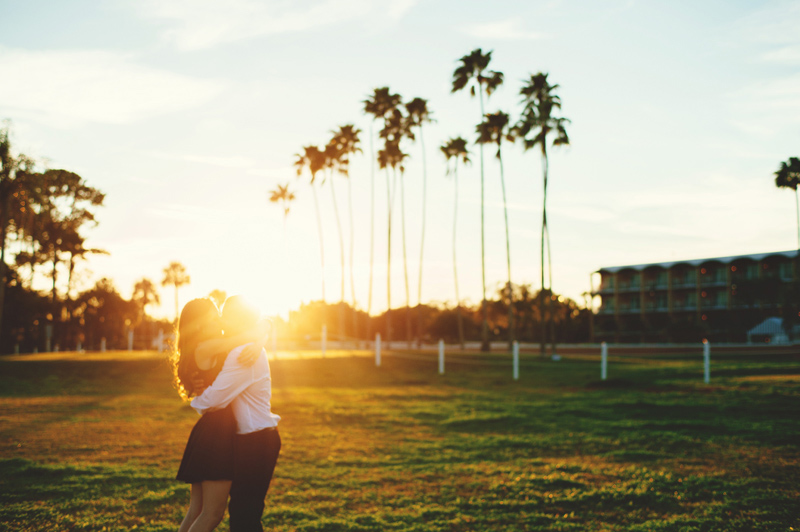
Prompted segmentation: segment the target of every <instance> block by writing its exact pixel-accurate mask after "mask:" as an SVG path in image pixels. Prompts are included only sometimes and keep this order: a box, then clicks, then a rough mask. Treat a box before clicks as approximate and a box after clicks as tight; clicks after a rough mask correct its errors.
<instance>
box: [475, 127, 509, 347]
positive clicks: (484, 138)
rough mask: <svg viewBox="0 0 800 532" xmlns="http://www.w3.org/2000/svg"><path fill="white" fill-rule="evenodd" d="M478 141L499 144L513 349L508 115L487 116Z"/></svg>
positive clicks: (498, 154)
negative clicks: (505, 163)
mask: <svg viewBox="0 0 800 532" xmlns="http://www.w3.org/2000/svg"><path fill="white" fill-rule="evenodd" d="M476 130H477V132H478V139H477V140H476V142H477V143H478V144H480V145H481V146H482V145H484V144H490V143H491V144H497V154H496V157H497V161H498V163H500V185H501V187H502V189H503V215H504V217H505V224H506V269H507V273H508V283H507V285H506V287H507V289H508V293H507V294H506V297H507V298H508V299H509V305H508V348H509V349H512V347H513V344H514V312H513V309H514V292H513V290H512V289H511V286H512V285H511V236H510V233H509V228H508V202H507V200H506V181H505V176H504V175H503V149H502V144H503V140H506V141H508V142H514V135H513V134H512V133H511V131H510V129H509V117H508V114H506V113H504V112H502V111H498V112H496V113H491V114H487V115H486V117H485V118H484V120H483V122H481V123H480V124H478V126H477V128H476Z"/></svg>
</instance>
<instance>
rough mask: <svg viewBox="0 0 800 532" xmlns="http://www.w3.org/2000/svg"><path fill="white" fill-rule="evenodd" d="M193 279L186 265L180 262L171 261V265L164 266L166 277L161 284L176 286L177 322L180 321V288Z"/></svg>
mask: <svg viewBox="0 0 800 532" xmlns="http://www.w3.org/2000/svg"><path fill="white" fill-rule="evenodd" d="M191 280H192V279H191V277H189V274H187V273H186V267H185V266H184V265H183V264H181V263H180V262H170V263H169V266H167V267H166V268H164V279H163V280H162V281H161V285H162V286H168V285H172V286H174V287H175V323H178V316H180V314H179V310H180V306H179V305H178V289H179V288H180V287H181V286H183V285H186V284H189V283H190V282H191Z"/></svg>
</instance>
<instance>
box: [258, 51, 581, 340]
mask: <svg viewBox="0 0 800 532" xmlns="http://www.w3.org/2000/svg"><path fill="white" fill-rule="evenodd" d="M491 59H492V52H491V51H488V52H485V53H484V52H483V51H482V50H481V49H480V48H478V49H476V50H473V51H472V52H471V53H469V54H467V55H465V56H463V57H462V58H461V59H459V60H458V66H457V68H456V69H455V71H454V72H453V79H452V92H454V93H455V92H459V91H462V90H464V89H469V92H470V94H471V95H472V96H473V97H474V96H478V100H479V103H480V113H481V115H480V116H481V120H480V122H479V123H478V124H477V125H476V139H475V144H477V145H478V146H479V153H480V178H481V282H482V298H481V315H482V336H481V340H482V341H481V346H482V350H488V349H489V327H488V308H487V305H488V303H487V299H486V260H485V259H486V252H485V224H484V210H485V209H484V191H485V177H484V174H485V171H484V157H483V146H484V145H485V144H492V145H496V147H497V152H496V158H497V161H498V165H499V175H500V185H501V188H502V192H503V211H504V219H505V236H506V267H507V274H508V282H507V284H506V293H507V295H506V296H507V298H508V302H509V305H508V308H509V315H508V320H509V344H511V343H512V342H513V341H514V337H515V335H514V323H513V319H514V315H513V291H512V290H511V287H512V278H511V242H510V229H509V223H508V206H507V198H506V187H505V175H504V172H503V158H502V151H503V146H504V142H505V143H513V142H515V141H516V140H520V141H521V143H522V146H523V148H524V149H525V151H527V150H530V149H534V148H538V149H539V150H540V153H541V158H542V183H543V192H544V195H543V202H542V225H541V286H542V290H541V292H540V296H541V297H540V298H539V299H540V309H539V310H540V316H541V317H542V319H541V322H542V343H541V350H542V354H544V352H545V342H546V338H547V335H548V332H549V334H550V336H551V339H552V340H553V342H554V335H553V323H552V320H546V319H544V317H545V316H549V315H550V314H552V312H550V310H551V309H550V306H551V303H549V301H550V300H551V298H550V297H544V296H545V295H546V294H552V293H553V292H552V258H551V255H550V234H549V231H548V226H547V184H548V169H549V168H548V146H561V145H566V144H569V137H568V136H567V132H566V125H567V124H568V123H569V120H568V119H566V118H564V117H561V116H557V114H558V111H559V110H560V108H561V99H560V98H559V96H558V95H557V94H556V89H558V85H555V84H550V82H549V81H548V75H547V74H546V73H542V72H540V73H538V74H534V75H531V76H530V79H528V80H527V81H526V82H525V83H524V85H523V87H522V88H521V89H520V96H521V100H522V101H521V103H522V107H523V109H522V112H521V113H520V117H519V119H518V120H517V121H516V122H513V121H512V119H511V117H510V115H509V114H508V113H505V112H503V111H496V112H492V113H487V112H486V110H485V108H484V99H486V100H488V98H489V97H490V96H491V95H492V93H493V92H494V91H495V90H497V88H498V87H500V86H501V85H502V84H503V81H504V75H503V73H502V72H498V71H496V70H490V69H489V66H490V63H491ZM363 111H364V113H365V114H367V115H368V116H370V117H371V118H372V120H371V121H370V128H369V144H370V158H371V166H370V168H371V170H370V227H371V232H370V267H369V272H370V273H369V289H368V300H367V309H366V310H367V313H368V314H371V311H372V290H373V272H374V267H373V266H374V247H375V246H374V243H375V233H374V221H375V194H374V192H375V162H377V163H378V170H379V171H382V172H384V175H385V179H386V195H387V197H386V216H387V235H386V236H387V243H388V245H387V267H386V268H387V271H386V278H387V283H386V284H387V294H386V296H387V312H386V327H385V329H386V335H387V338H386V341H391V338H392V321H391V311H392V299H391V297H392V291H391V282H390V280H391V268H392V245H391V242H392V227H393V226H392V222H393V214H394V207H395V203H396V201H395V200H396V198H395V196H396V193H397V192H398V189H399V195H400V226H401V227H400V229H401V242H402V253H403V276H404V285H405V303H406V305H405V306H406V313H405V317H406V338H407V339H408V341H409V346H410V343H411V341H412V340H411V339H412V338H413V334H412V325H411V313H410V309H411V297H410V287H409V274H408V256H407V246H406V224H405V188H404V177H405V168H406V166H405V161H406V159H407V158H408V157H409V153H407V152H406V151H404V149H406V145H407V144H408V143H409V142H415V141H416V140H417V139H418V140H419V145H420V151H421V157H422V219H421V222H422V234H421V236H420V253H419V272H418V284H417V308H419V306H420V305H421V304H422V286H423V285H422V277H423V254H424V250H425V223H426V218H425V214H426V202H427V196H426V191H427V166H426V159H425V145H424V140H423V127H424V125H425V124H428V123H430V122H432V121H433V118H432V116H431V115H432V113H431V111H430V109H429V108H428V102H427V100H424V99H422V98H413V99H412V100H410V101H408V102H405V103H404V102H403V98H402V97H401V96H400V95H399V94H394V93H392V91H391V90H390V89H389V87H380V88H376V89H374V90H373V92H372V94H370V95H369V96H368V97H367V99H365V100H364V101H363ZM376 122H377V123H378V124H379V126H380V129H379V131H378V135H377V138H378V140H379V142H381V143H382V145H379V149H378V150H377V153H376V151H375V146H374V140H375V134H374V124H375V123H376ZM360 133H361V131H360V130H358V129H356V128H355V126H353V125H346V126H342V127H340V128H339V130H337V131H333V132H332V137H331V139H330V141H329V142H328V143H327V144H326V145H325V147H324V148H322V149H321V148H319V147H317V146H314V145H309V146H305V147H303V151H302V153H300V154H298V155H297V156H296V158H297V159H296V162H295V167H296V168H297V174H298V176H301V175H304V174H307V175H309V176H310V184H311V186H312V191H313V197H314V204H315V208H316V214H317V226H318V232H319V238H320V262H321V266H322V269H323V272H324V269H325V260H324V250H323V234H322V227H323V226H322V221H321V218H320V212H319V201H318V198H317V190H316V188H317V187H316V185H317V184H319V185H320V186H324V185H325V183H330V189H331V196H332V199H333V205H334V213H335V217H336V226H337V229H338V232H339V245H340V254H341V298H340V300H341V301H342V302H344V299H345V291H344V287H345V254H344V238H343V234H342V226H341V222H340V219H339V210H338V205H337V201H336V193H335V188H334V176H336V175H339V176H342V177H348V175H349V162H350V156H351V155H353V154H355V153H358V152H360V151H361V149H360V139H359V134H360ZM440 151H441V152H442V154H443V155H444V157H445V159H446V161H447V167H448V169H447V173H448V175H451V174H452V175H453V177H454V186H455V188H454V199H455V204H454V212H453V217H454V218H453V277H454V284H455V292H456V294H455V295H456V306H457V310H458V329H459V339H460V342H461V345H462V346H463V345H464V336H463V335H464V333H463V331H464V327H463V322H462V317H461V297H460V293H459V285H458V262H457V256H456V228H457V217H458V166H459V163H461V164H462V165H466V164H469V163H470V152H469V149H468V142H467V140H465V139H464V138H463V137H455V138H451V139H449V140H448V141H447V142H445V143H444V144H443V145H442V146H441V147H440ZM318 176H321V179H319V180H318V179H317V177H318ZM347 183H348V194H349V191H350V188H349V187H350V181H349V179H348V180H347ZM271 194H272V195H271V198H270V199H271V201H273V202H276V203H281V204H282V206H283V208H284V215H287V214H288V212H289V203H290V202H291V201H292V200H293V199H294V194H293V193H291V192H290V191H289V188H288V184H287V185H279V186H278V188H276V189H275V190H273V191H272V193H271ZM349 210H350V212H349V214H350V285H351V289H352V290H353V292H352V295H351V298H352V305H353V308H355V307H356V298H355V291H354V284H353V231H352V228H353V214H352V201H350V203H349ZM545 259H547V260H546V261H545ZM545 266H547V269H546V268H545ZM545 272H547V275H546V274H545ZM545 281H547V284H545ZM322 299H323V301H324V300H325V280H324V274H323V279H322ZM340 308H343V306H342V305H340ZM418 316H421V314H418ZM548 321H549V328H548ZM421 329H422V327H421V326H418V327H417V331H418V332H419V331H421ZM553 349H554V348H553Z"/></svg>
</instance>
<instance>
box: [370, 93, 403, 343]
mask: <svg viewBox="0 0 800 532" xmlns="http://www.w3.org/2000/svg"><path fill="white" fill-rule="evenodd" d="M400 102H401V98H400V95H399V94H392V93H391V92H390V91H389V87H381V88H377V89H374V90H373V93H372V96H371V97H369V98H367V99H366V100H364V101H363V102H362V103H363V104H364V113H365V114H368V115H372V121H370V123H369V151H370V189H369V194H370V196H369V197H370V200H369V201H370V211H369V212H370V214H369V216H370V218H369V227H370V234H369V289H368V291H367V314H368V315H371V314H372V286H373V282H372V281H373V272H374V264H375V160H376V157H375V148H374V146H373V141H374V139H375V135H374V133H373V131H372V125H373V123H374V122H375V120H385V119H386V117H387V115H388V114H389V113H390V112H391V111H392V110H393V109H395V108H396V107H397V106H398V105H400ZM386 182H387V183H388V182H389V176H388V170H387V176H386ZM387 323H388V321H387ZM389 330H390V327H387V333H386V340H387V341H389V337H390V333H389V332H388V331H389Z"/></svg>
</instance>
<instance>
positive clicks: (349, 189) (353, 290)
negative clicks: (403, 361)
mask: <svg viewBox="0 0 800 532" xmlns="http://www.w3.org/2000/svg"><path fill="white" fill-rule="evenodd" d="M347 210H348V213H349V216H350V299H351V301H352V302H353V308H352V314H353V334H352V337H353V338H358V314H357V313H356V281H355V275H354V274H353V257H354V255H353V248H354V242H355V232H354V229H353V185H352V183H351V182H350V179H349V178H348V179H347Z"/></svg>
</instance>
